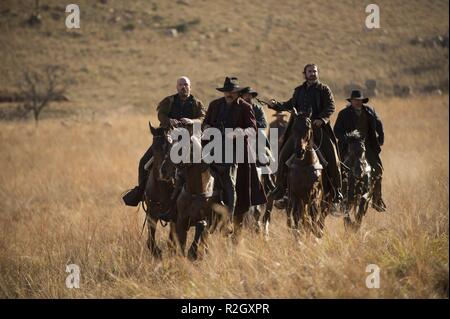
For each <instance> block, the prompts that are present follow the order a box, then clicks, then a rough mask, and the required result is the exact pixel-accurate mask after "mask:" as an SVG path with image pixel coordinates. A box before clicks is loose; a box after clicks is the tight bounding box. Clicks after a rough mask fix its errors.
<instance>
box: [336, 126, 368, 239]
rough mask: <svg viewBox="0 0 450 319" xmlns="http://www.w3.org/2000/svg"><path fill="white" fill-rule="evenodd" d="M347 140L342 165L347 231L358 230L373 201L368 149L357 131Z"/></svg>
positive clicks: (347, 135) (348, 135)
mask: <svg viewBox="0 0 450 319" xmlns="http://www.w3.org/2000/svg"><path fill="white" fill-rule="evenodd" d="M345 138H346V141H347V145H348V149H347V152H346V154H347V156H346V158H345V159H344V161H343V164H342V167H343V170H342V186H343V188H342V189H343V190H344V201H343V207H344V225H345V227H346V229H351V230H358V229H359V228H360V227H361V222H362V219H363V217H364V215H365V214H366V213H367V209H368V208H369V202H370V200H371V199H372V194H373V185H372V180H371V174H370V173H371V167H370V165H369V163H368V162H367V160H366V156H365V153H366V147H365V143H364V138H362V137H361V135H360V133H359V132H358V131H357V130H355V131H353V132H350V133H348V134H346V136H345Z"/></svg>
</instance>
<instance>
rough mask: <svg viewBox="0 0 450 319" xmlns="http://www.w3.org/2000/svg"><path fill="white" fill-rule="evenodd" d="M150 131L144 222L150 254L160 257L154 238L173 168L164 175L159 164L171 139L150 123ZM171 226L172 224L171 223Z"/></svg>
mask: <svg viewBox="0 0 450 319" xmlns="http://www.w3.org/2000/svg"><path fill="white" fill-rule="evenodd" d="M150 132H151V134H152V135H153V146H152V148H153V159H152V163H151V164H150V168H149V170H150V171H149V176H148V179H147V184H146V187H145V193H144V201H145V204H146V206H147V209H146V222H147V225H148V239H147V246H148V248H149V249H150V251H151V253H152V255H153V256H154V257H157V258H161V249H160V248H159V247H158V246H157V244H156V240H155V233H156V226H157V224H158V221H159V217H158V216H159V214H161V213H162V212H165V211H166V210H167V209H168V208H169V203H170V196H171V194H172V192H173V187H174V183H173V178H174V169H172V170H170V169H167V171H166V172H165V177H164V178H163V176H162V173H161V169H160V168H161V164H162V163H163V161H164V160H165V158H166V157H167V156H168V153H169V152H168V150H169V149H170V146H171V143H172V142H171V140H170V137H169V135H168V133H167V131H166V130H165V129H164V128H161V127H160V128H154V127H152V126H151V124H150ZM171 228H172V225H171ZM169 242H170V243H172V244H173V242H174V238H173V231H172V229H171V231H170V235H169Z"/></svg>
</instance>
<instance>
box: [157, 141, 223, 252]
mask: <svg viewBox="0 0 450 319" xmlns="http://www.w3.org/2000/svg"><path fill="white" fill-rule="evenodd" d="M192 140H193V141H194V142H196V143H200V141H199V140H197V141H195V138H192ZM191 150H192V147H191ZM169 162H172V160H171V158H170V157H166V159H165V160H164V163H163V164H162V167H163V168H164V167H165V166H166V165H167V164H168V163H169ZM172 165H176V167H177V170H179V172H178V174H179V175H180V178H183V180H184V186H183V189H182V190H181V193H180V195H179V196H178V198H177V203H176V205H177V216H176V221H175V225H174V230H175V234H176V236H175V237H176V243H177V247H178V251H179V253H180V254H182V255H183V256H185V248H186V240H187V234H188V231H189V229H190V228H191V227H195V234H194V240H193V242H192V244H191V246H190V248H189V251H188V257H189V259H191V260H196V259H197V258H198V256H199V251H198V249H199V247H202V248H203V251H202V252H201V253H200V254H201V255H203V254H204V253H206V251H207V248H208V247H207V238H208V234H209V233H210V232H212V231H213V230H214V229H215V227H217V225H218V222H220V221H222V220H223V217H222V215H221V211H223V210H221V209H220V207H219V209H215V207H217V206H220V205H219V204H218V202H219V200H218V198H219V196H218V195H217V192H214V178H213V176H212V174H211V171H210V167H209V164H206V163H178V164H173V162H172ZM164 171H165V170H163V174H164ZM163 178H164V176H163Z"/></svg>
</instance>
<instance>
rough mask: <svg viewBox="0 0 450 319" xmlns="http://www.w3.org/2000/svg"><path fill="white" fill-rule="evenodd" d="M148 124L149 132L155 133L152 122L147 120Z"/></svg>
mask: <svg viewBox="0 0 450 319" xmlns="http://www.w3.org/2000/svg"><path fill="white" fill-rule="evenodd" d="M148 126H149V128H150V133H152V135H155V128H154V127H153V126H152V123H150V122H148Z"/></svg>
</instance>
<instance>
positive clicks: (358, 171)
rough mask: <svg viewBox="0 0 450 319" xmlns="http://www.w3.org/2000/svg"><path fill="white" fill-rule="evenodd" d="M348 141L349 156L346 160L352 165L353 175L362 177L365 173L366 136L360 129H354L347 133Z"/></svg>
mask: <svg viewBox="0 0 450 319" xmlns="http://www.w3.org/2000/svg"><path fill="white" fill-rule="evenodd" d="M345 139H346V141H347V158H346V160H345V162H347V163H348V164H349V165H350V168H351V170H352V172H353V175H354V176H355V177H356V178H362V177H363V175H364V174H365V153H366V145H365V142H364V137H362V136H361V134H360V133H359V131H358V130H354V131H352V132H350V133H348V134H346V135H345Z"/></svg>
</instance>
